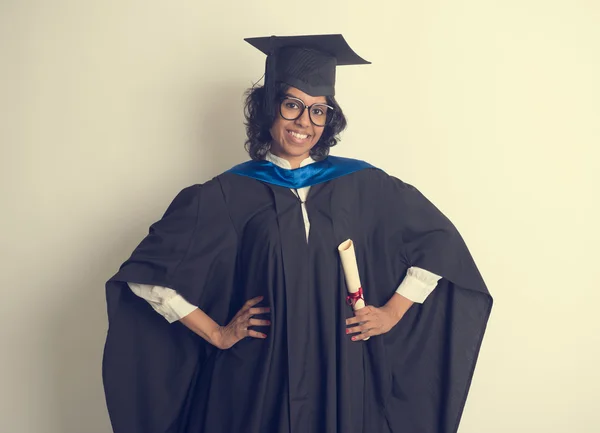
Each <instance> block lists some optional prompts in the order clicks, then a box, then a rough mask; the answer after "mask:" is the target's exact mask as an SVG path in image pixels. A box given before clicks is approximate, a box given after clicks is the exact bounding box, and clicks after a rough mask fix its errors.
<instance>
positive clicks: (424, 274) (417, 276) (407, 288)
mask: <svg viewBox="0 0 600 433" xmlns="http://www.w3.org/2000/svg"><path fill="white" fill-rule="evenodd" d="M441 278H442V277H440V276H439V275H436V274H434V273H432V272H429V271H426V270H425V269H421V268H417V267H415V266H413V267H411V268H408V271H407V272H406V277H404V280H402V283H400V286H399V287H398V289H397V290H396V293H398V294H400V295H402V296H404V297H405V298H408V299H409V300H411V301H413V302H415V303H417V304H422V303H423V302H425V299H427V297H428V296H429V295H430V294H431V292H433V289H435V287H436V286H437V283H438V281H439V280H440V279H441Z"/></svg>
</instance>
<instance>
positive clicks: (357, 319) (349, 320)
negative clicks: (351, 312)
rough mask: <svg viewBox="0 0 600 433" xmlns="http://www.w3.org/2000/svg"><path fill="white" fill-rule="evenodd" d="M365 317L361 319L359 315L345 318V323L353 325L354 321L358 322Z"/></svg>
mask: <svg viewBox="0 0 600 433" xmlns="http://www.w3.org/2000/svg"><path fill="white" fill-rule="evenodd" d="M364 320H365V319H364V318H363V319H361V318H360V317H350V318H348V319H346V325H354V324H355V323H360V322H361V321H364Z"/></svg>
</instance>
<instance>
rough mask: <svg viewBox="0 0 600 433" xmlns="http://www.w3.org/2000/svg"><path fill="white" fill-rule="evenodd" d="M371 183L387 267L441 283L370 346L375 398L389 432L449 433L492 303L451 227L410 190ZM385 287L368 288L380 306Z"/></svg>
mask: <svg viewBox="0 0 600 433" xmlns="http://www.w3.org/2000/svg"><path fill="white" fill-rule="evenodd" d="M377 176H378V183H377V185H378V188H377V191H375V194H376V195H377V198H376V200H377V203H376V204H375V205H376V207H380V208H385V209H386V212H385V213H384V214H383V215H382V216H381V218H383V219H382V220H381V221H380V222H381V226H380V227H378V232H381V233H383V234H384V236H383V239H384V240H383V241H382V242H383V245H385V247H384V248H385V251H386V257H390V258H391V259H390V262H392V263H393V264H392V267H395V268H397V269H398V271H397V272H398V273H399V274H400V273H404V275H406V274H407V270H408V269H410V268H411V267H417V268H421V269H426V270H427V271H429V272H432V273H434V274H435V275H437V276H440V277H441V279H440V280H439V282H438V284H437V287H436V289H435V290H434V291H433V292H431V294H430V295H429V296H428V297H427V302H424V303H422V304H415V305H414V306H413V307H412V308H411V309H410V310H409V311H408V312H407V314H406V315H405V316H404V317H403V318H402V320H401V321H400V322H399V323H398V325H397V326H395V327H394V328H393V329H392V330H391V331H390V332H389V333H387V334H385V335H384V336H383V338H382V339H372V340H373V341H372V342H371V341H369V344H368V347H369V353H370V356H371V359H372V361H371V362H372V365H373V371H374V372H375V377H374V379H375V380H373V385H374V386H375V387H376V388H377V389H378V391H377V394H376V395H381V396H382V397H381V399H382V405H383V406H384V412H385V413H386V416H387V418H388V422H389V424H390V427H391V429H392V430H394V431H395V429H397V430H398V431H401V430H403V429H405V430H406V431H422V432H427V433H433V432H435V433H456V431H457V428H458V424H459V420H460V417H461V415H462V411H463V408H464V405H465V402H466V397H467V394H468V390H469V387H470V383H471V379H472V377H473V372H474V369H475V364H476V361H477V357H478V354H479V350H480V346H481V342H482V339H483V335H484V332H485V328H486V325H487V321H488V318H489V315H490V311H491V308H492V297H491V296H490V294H489V291H488V289H487V287H486V284H485V282H484V280H483V278H482V277H481V274H480V272H479V270H478V269H477V266H476V265H475V262H474V260H473V258H472V256H471V253H470V252H469V250H468V248H467V246H466V244H465V241H464V240H463V238H462V236H461V235H460V233H459V232H458V230H457V229H456V227H455V226H454V225H453V223H452V222H451V221H450V220H449V219H448V218H447V217H446V216H445V215H444V214H443V213H442V212H441V211H440V210H439V209H438V208H437V207H436V206H434V205H433V204H432V203H431V202H430V201H429V200H428V199H427V198H425V197H424V196H423V194H421V193H420V192H419V191H418V190H417V189H416V188H415V187H413V186H411V185H409V184H406V183H404V182H402V181H401V180H399V179H397V178H395V177H392V176H388V175H386V174H381V173H380V174H378V175H377ZM367 265H370V266H371V268H373V267H375V268H376V267H377V266H380V265H378V264H377V263H367ZM381 273H382V274H383V273H384V272H383V271H382V272H381ZM396 278H397V277H396ZM390 281H393V280H392V279H390ZM390 281H387V282H386V281H383V280H382V281H381V284H378V283H377V281H373V283H372V284H371V287H374V288H375V290H380V289H378V287H382V289H381V293H380V296H379V300H378V301H379V302H380V303H382V302H385V299H386V296H385V291H386V290H389V289H386V287H389V283H390ZM387 297H389V295H387Z"/></svg>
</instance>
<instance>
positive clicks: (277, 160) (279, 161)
mask: <svg viewBox="0 0 600 433" xmlns="http://www.w3.org/2000/svg"><path fill="white" fill-rule="evenodd" d="M265 160H267V161H269V162H272V163H273V164H275V165H276V166H278V167H281V168H285V169H286V170H291V169H292V165H291V164H290V162H289V161H288V160H287V159H283V158H281V157H279V156H277V155H273V154H272V153H271V152H267V154H266V155H265ZM314 162H316V161H315V160H314V159H312V158H311V157H310V156H309V157H308V158H306V159H304V160H303V161H302V162H301V163H300V167H304V166H306V165H309V164H312V163H314Z"/></svg>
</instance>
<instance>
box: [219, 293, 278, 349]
mask: <svg viewBox="0 0 600 433" xmlns="http://www.w3.org/2000/svg"><path fill="white" fill-rule="evenodd" d="M263 298H264V297H263V296H258V297H256V298H252V299H250V300H248V301H246V303H245V304H244V306H243V307H242V308H241V309H240V311H238V312H237V314H236V315H235V316H233V319H231V322H229V323H228V324H227V325H226V326H219V327H218V328H217V332H216V336H215V346H217V347H218V348H219V349H229V348H231V347H232V346H233V345H234V344H236V343H237V342H238V341H240V340H242V339H243V338H246V337H252V338H261V339H264V338H267V335H266V334H264V333H262V332H258V331H255V330H253V329H249V327H250V326H269V325H271V321H269V320H261V319H254V318H253V317H252V316H255V315H257V314H264V313H269V312H271V308H269V307H260V308H253V307H254V306H255V305H256V304H258V303H259V302H260V301H262V300H263Z"/></svg>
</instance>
